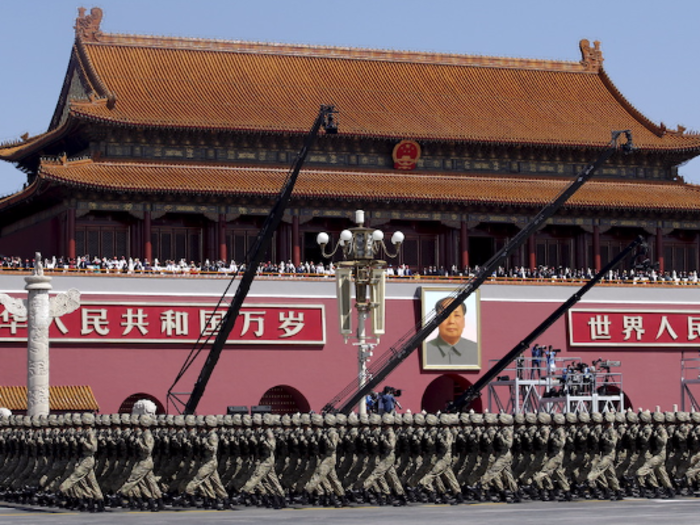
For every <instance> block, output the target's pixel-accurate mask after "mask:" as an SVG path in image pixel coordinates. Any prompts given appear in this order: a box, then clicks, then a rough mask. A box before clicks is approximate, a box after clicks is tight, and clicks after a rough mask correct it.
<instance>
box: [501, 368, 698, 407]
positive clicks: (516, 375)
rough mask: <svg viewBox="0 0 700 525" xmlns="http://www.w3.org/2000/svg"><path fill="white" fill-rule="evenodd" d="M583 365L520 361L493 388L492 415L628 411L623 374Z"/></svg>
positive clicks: (505, 371) (504, 373) (506, 371)
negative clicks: (500, 413) (504, 413)
mask: <svg viewBox="0 0 700 525" xmlns="http://www.w3.org/2000/svg"><path fill="white" fill-rule="evenodd" d="M533 361H534V362H533ZM581 363H582V360H581V358H578V357H562V358H559V357H558V358H555V359H554V362H553V363H552V362H551V361H550V363H549V364H547V363H546V362H545V360H544V359H540V360H533V359H532V358H519V359H517V360H516V361H515V362H513V363H512V364H511V366H510V367H508V368H506V369H505V370H504V371H503V375H501V376H499V377H498V378H497V379H496V380H495V381H492V382H491V383H490V384H489V386H488V408H489V411H491V412H496V413H499V412H506V413H509V414H522V413H526V412H548V413H551V414H554V413H562V414H565V413H567V412H576V413H580V412H587V413H590V412H609V411H615V412H618V411H623V410H625V408H626V407H625V401H624V397H625V396H624V393H623V388H622V374H621V373H611V372H610V367H609V366H604V367H602V368H601V367H599V368H598V369H596V368H595V367H593V366H586V367H583V366H581V365H580V364H581ZM538 365H539V366H538ZM617 365H619V363H618V364H617ZM698 367H699V368H700V359H698ZM579 368H580V370H579ZM573 370H575V371H573ZM696 377H697V375H696ZM698 382H699V383H700V380H698Z"/></svg>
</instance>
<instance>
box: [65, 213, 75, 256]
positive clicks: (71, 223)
mask: <svg viewBox="0 0 700 525" xmlns="http://www.w3.org/2000/svg"><path fill="white" fill-rule="evenodd" d="M66 219H67V220H66V237H67V239H66V240H67V241H68V246H67V248H68V249H67V250H66V252H67V254H68V259H75V256H76V253H75V208H70V209H69V210H68V212H67V216H66Z"/></svg>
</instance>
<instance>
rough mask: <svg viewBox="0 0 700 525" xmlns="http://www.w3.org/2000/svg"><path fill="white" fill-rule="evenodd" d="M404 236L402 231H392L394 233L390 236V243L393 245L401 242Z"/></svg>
mask: <svg viewBox="0 0 700 525" xmlns="http://www.w3.org/2000/svg"><path fill="white" fill-rule="evenodd" d="M405 238H406V237H405V236H404V234H403V233H401V232H394V235H392V236H391V243H392V244H394V245H398V244H401V243H402V242H403V240H404V239H405Z"/></svg>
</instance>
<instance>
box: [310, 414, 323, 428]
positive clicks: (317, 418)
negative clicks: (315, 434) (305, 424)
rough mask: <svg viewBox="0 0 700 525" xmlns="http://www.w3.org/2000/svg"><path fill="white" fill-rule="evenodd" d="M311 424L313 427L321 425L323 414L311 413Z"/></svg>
mask: <svg viewBox="0 0 700 525" xmlns="http://www.w3.org/2000/svg"><path fill="white" fill-rule="evenodd" d="M311 424H312V425H313V426H315V427H322V426H323V416H322V415H321V414H311Z"/></svg>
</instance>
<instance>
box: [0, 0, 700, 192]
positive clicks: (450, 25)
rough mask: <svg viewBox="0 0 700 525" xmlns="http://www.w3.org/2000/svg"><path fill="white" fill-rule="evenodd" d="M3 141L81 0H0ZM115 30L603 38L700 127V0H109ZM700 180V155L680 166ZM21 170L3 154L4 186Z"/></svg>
mask: <svg viewBox="0 0 700 525" xmlns="http://www.w3.org/2000/svg"><path fill="white" fill-rule="evenodd" d="M2 4H3V10H2V12H3V15H2V17H1V18H0V47H1V48H2V49H3V53H2V57H3V58H2V68H1V69H0V71H1V72H2V76H1V77H0V142H7V141H10V140H16V139H17V138H19V136H20V135H22V134H23V133H25V132H28V133H29V134H30V135H36V134H38V133H42V132H44V131H46V129H47V127H48V124H49V121H50V118H51V116H52V114H53V110H54V108H55V105H56V101H57V99H58V95H59V91H60V88H61V84H62V81H63V77H64V75H65V71H66V67H67V65H68V58H69V55H70V51H71V45H72V43H73V37H74V30H73V25H74V23H75V18H76V16H77V7H78V6H80V5H81V4H80V3H76V2H75V0H70V1H69V0H50V1H49V0H43V1H41V0H21V1H14V2H11V1H8V0H3V1H2ZM82 5H83V6H84V7H86V8H87V9H88V10H89V9H90V8H91V7H93V6H94V5H98V6H99V7H101V8H102V9H103V10H104V18H103V20H102V29H103V31H105V32H109V33H127V34H149V35H167V36H186V37H201V38H220V39H225V40H253V41H264V42H283V43H301V44H325V45H339V46H352V47H368V48H381V49H405V50H416V51H435V52H450V53H462V54H469V55H493V56H508V57H520V58H537V59H554V60H572V61H578V60H579V59H580V53H579V49H578V42H579V40H581V39H582V38H586V39H588V40H590V41H591V42H592V41H594V40H600V42H601V49H602V52H603V56H604V58H605V62H604V67H605V70H606V72H607V73H608V75H609V76H610V78H611V79H612V81H613V82H614V83H615V85H616V86H617V88H618V89H619V90H620V91H621V92H622V94H623V95H624V96H625V97H626V98H627V99H628V100H629V101H630V102H631V103H632V104H633V105H634V106H635V107H636V108H637V109H638V110H640V111H641V112H642V113H643V114H644V115H645V116H647V117H648V118H649V119H651V120H652V121H654V122H656V123H658V122H664V123H665V124H666V126H667V127H669V128H675V127H676V126H677V125H678V124H681V125H683V126H685V127H686V128H688V130H689V131H690V130H698V131H700V104H698V102H697V85H698V77H699V76H700V68H698V61H699V60H698V56H697V50H698V49H700V31H699V30H698V20H700V2H697V1H692V0H683V1H681V0H675V1H674V0H667V1H666V2H659V1H658V0H656V1H649V0H635V1H633V2H629V1H628V2H611V1H609V0H607V1H599V0H587V1H584V2H574V1H571V0H557V1H551V0H540V1H537V0H532V1H526V0H520V1H516V0H505V1H497V0H489V1H485V0H481V1H471V0H461V1H457V0H443V1H441V0H433V1H432V2H426V1H424V0H422V1H415V0H403V1H400V2H399V1H393V0H385V1H382V0H352V1H347V0H345V1H343V2H340V1H334V0H325V1H317V0H306V1H301V0H299V1H292V0H278V1H276V0H247V1H238V0H197V1H192V0H188V1H185V0H102V1H100V2H96V3H94V4H88V3H83V4H82ZM680 173H681V174H682V175H684V177H685V178H686V180H688V181H690V182H694V183H700V159H698V160H693V161H691V162H689V163H687V164H686V165H685V166H682V167H681V168H680ZM24 180H25V178H24V175H23V174H22V173H21V172H19V171H18V170H17V169H16V168H14V166H12V165H11V164H9V163H6V162H1V163H0V195H7V194H9V193H13V192H14V191H17V190H18V189H20V188H21V186H22V183H23V182H24Z"/></svg>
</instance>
